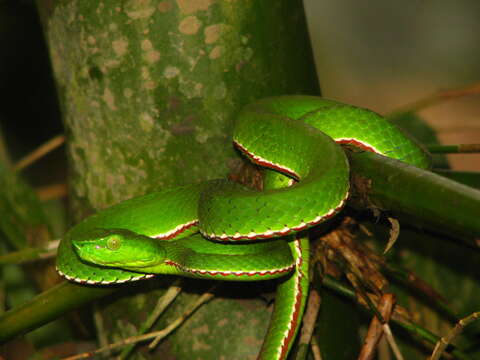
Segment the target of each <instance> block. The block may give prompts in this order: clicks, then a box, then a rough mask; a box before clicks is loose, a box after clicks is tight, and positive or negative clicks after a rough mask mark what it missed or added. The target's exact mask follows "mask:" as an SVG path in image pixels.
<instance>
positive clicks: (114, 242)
mask: <svg viewBox="0 0 480 360" xmlns="http://www.w3.org/2000/svg"><path fill="white" fill-rule="evenodd" d="M121 244H122V242H121V240H120V239H119V238H117V237H111V238H110V239H108V240H107V248H108V249H109V250H118V249H119V248H120V245H121Z"/></svg>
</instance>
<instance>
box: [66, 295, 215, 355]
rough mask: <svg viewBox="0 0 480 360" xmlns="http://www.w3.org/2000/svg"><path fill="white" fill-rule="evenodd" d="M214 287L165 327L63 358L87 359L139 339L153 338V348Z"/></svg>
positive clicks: (178, 324) (191, 311)
mask: <svg viewBox="0 0 480 360" xmlns="http://www.w3.org/2000/svg"><path fill="white" fill-rule="evenodd" d="M214 288H215V287H212V288H211V289H210V290H209V291H208V292H206V293H204V294H203V295H202V296H200V297H199V298H198V299H197V300H196V301H195V302H193V303H192V304H191V305H190V306H189V307H188V309H187V310H186V311H185V312H184V313H183V314H182V315H181V316H180V317H179V318H177V319H176V320H174V321H173V322H172V323H171V324H170V325H168V326H167V327H166V328H164V329H162V330H159V331H154V332H151V333H148V334H144V335H139V336H132V337H129V338H126V339H123V340H122V341H119V342H117V343H113V344H110V345H108V346H105V347H102V348H99V349H97V350H94V351H89V352H85V353H82V354H78V355H74V356H69V357H67V358H63V360H79V359H87V358H89V357H93V356H94V355H96V354H101V353H104V352H108V351H111V350H113V349H117V348H122V347H124V346H126V345H129V344H135V343H138V342H141V341H145V340H149V339H153V338H155V340H154V341H153V342H152V344H150V345H149V348H150V349H151V348H153V347H154V346H155V345H156V344H157V343H158V341H160V340H158V341H157V339H163V338H164V337H166V336H167V335H169V334H170V333H171V332H172V331H173V330H175V329H176V328H178V327H179V326H180V325H181V324H182V323H183V322H184V321H185V320H186V319H187V318H188V317H189V316H190V315H192V314H193V313H194V312H195V310H197V309H198V308H199V307H200V306H201V305H203V304H205V303H206V302H208V301H210V300H211V299H212V298H213V297H214V294H213V293H212V291H213V290H214Z"/></svg>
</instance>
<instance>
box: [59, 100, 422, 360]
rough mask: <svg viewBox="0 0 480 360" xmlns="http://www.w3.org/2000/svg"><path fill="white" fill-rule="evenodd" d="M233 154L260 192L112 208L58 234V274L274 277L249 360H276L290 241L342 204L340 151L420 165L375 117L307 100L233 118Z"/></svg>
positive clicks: (176, 194) (260, 106) (137, 201)
mask: <svg viewBox="0 0 480 360" xmlns="http://www.w3.org/2000/svg"><path fill="white" fill-rule="evenodd" d="M233 144H234V146H235V147H236V148H237V149H238V150H239V152H240V153H242V154H243V155H245V156H246V157H247V158H249V159H250V160H251V161H252V162H254V163H255V164H257V165H260V166H263V167H265V168H266V169H268V170H267V171H266V174H265V181H264V189H263V191H257V190H252V189H249V188H246V187H244V186H242V185H239V184H236V183H233V182H230V181H228V180H211V181H207V182H202V183H199V184H192V185H186V186H181V187H176V188H172V189H166V190H162V191H159V192H155V193H150V194H147V195H145V196H141V197H137V198H133V199H130V200H127V201H124V202H121V203H119V204H117V205H115V206H112V207H110V208H108V209H105V210H103V211H100V212H99V213H97V214H95V215H92V216H90V217H88V218H86V219H85V220H83V221H82V222H80V223H79V224H77V225H76V226H74V227H73V228H72V229H71V230H70V231H69V232H68V233H67V234H66V235H65V237H64V239H63V240H62V242H61V244H60V248H59V251H58V256H57V269H58V272H59V273H60V274H61V275H62V276H64V277H65V278H66V279H68V280H71V281H75V282H79V283H85V284H112V283H113V284H118V283H123V282H127V281H133V280H139V279H145V278H149V277H152V276H154V275H156V274H174V275H180V276H187V277H196V278H206V279H215V280H234V281H257V280H268V279H274V278H279V277H281V279H280V282H279V286H278V290H277V298H276V303H275V310H274V313H273V315H272V320H271V324H270V328H269V330H268V332H267V336H266V338H265V341H264V344H263V347H262V350H261V352H260V355H259V359H263V360H273V359H285V358H286V356H287V355H288V352H289V349H290V347H291V344H292V342H293V340H294V339H295V335H296V333H297V330H298V328H299V324H300V322H301V318H302V315H303V308H304V305H305V299H306V296H307V294H308V264H309V248H308V240H307V238H306V237H305V236H304V235H303V236H300V235H299V234H298V232H299V231H301V230H306V229H309V228H310V227H312V226H315V225H317V224H320V223H322V222H324V221H326V220H327V219H329V218H331V217H333V216H334V215H335V214H337V213H338V212H339V211H340V210H341V209H342V208H343V206H344V205H345V203H346V200H347V198H348V195H349V165H348V161H347V158H346V155H345V153H344V151H343V149H342V147H341V146H340V145H339V144H347V145H354V146H357V147H360V148H362V149H364V150H367V151H373V152H376V153H378V154H382V155H385V156H389V157H392V158H395V159H397V160H401V161H404V162H407V163H409V164H412V165H415V166H418V167H422V168H427V167H428V166H429V158H428V156H427V154H426V153H425V151H424V150H423V149H422V148H421V147H420V146H419V145H418V144H417V143H416V142H415V141H414V140H412V139H411V138H410V137H408V136H407V135H406V134H404V133H403V132H402V131H400V129H398V128H397V127H396V126H394V125H393V124H391V123H390V122H388V121H387V120H386V119H384V118H383V117H381V116H380V115H378V114H376V113H374V112H372V111H369V110H366V109H362V108H358V107H354V106H351V105H346V104H342V103H339V102H336V101H333V100H326V99H322V98H319V97H312V96H280V97H272V98H267V99H263V100H259V101H257V102H255V103H253V104H251V105H248V106H246V107H245V108H244V109H243V110H242V111H241V112H240V113H239V114H238V116H237V118H236V121H235V126H234V133H233ZM199 233H200V234H201V235H200V234H199ZM260 240H265V241H260Z"/></svg>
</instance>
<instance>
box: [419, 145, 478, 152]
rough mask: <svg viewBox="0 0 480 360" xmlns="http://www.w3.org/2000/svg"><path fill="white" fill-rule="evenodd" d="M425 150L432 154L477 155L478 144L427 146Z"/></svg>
mask: <svg viewBox="0 0 480 360" xmlns="http://www.w3.org/2000/svg"><path fill="white" fill-rule="evenodd" d="M427 150H428V151H429V152H431V153H432V154H477V153H480V144H456V145H428V146H427Z"/></svg>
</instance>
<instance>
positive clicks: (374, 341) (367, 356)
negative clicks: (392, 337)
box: [358, 293, 395, 360]
mask: <svg viewBox="0 0 480 360" xmlns="http://www.w3.org/2000/svg"><path fill="white" fill-rule="evenodd" d="M394 305H395V295H393V294H389V293H387V294H383V296H382V297H381V298H380V301H379V303H378V308H377V312H378V313H380V314H381V318H380V317H379V316H374V317H373V318H372V321H371V322H370V327H369V328H368V332H367V336H366V337H365V342H364V345H363V347H362V350H361V351H360V355H359V356H358V360H371V359H373V357H374V356H375V351H376V348H377V345H378V343H379V341H380V339H381V338H382V335H383V332H384V326H383V325H385V324H387V322H388V321H389V320H390V316H391V315H392V311H393V307H394Z"/></svg>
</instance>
